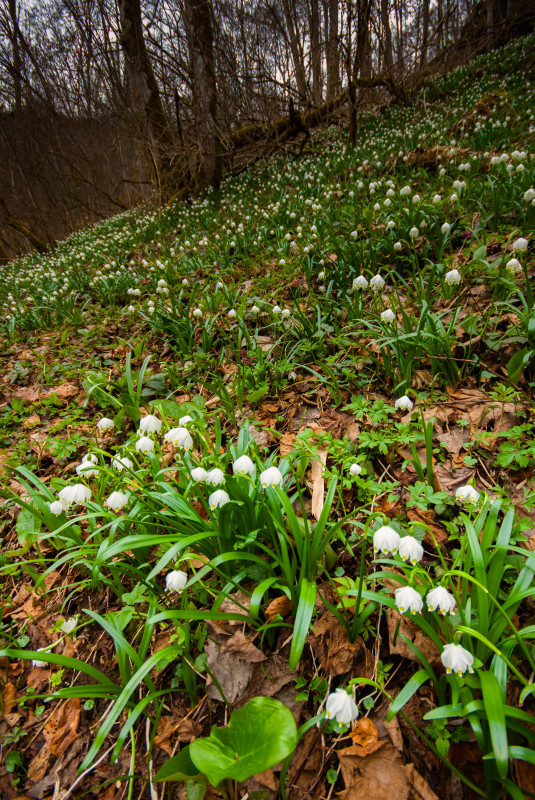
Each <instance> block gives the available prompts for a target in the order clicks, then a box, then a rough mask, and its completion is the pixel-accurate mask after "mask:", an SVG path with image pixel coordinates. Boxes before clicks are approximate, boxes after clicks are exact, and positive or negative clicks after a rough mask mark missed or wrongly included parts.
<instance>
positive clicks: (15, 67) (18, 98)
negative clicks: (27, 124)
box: [8, 0, 22, 114]
mask: <svg viewBox="0 0 535 800" xmlns="http://www.w3.org/2000/svg"><path fill="white" fill-rule="evenodd" d="M8 7H9V16H10V17H11V22H12V25H13V27H12V29H11V36H10V39H11V54H12V71H13V90H14V94H15V113H16V114H18V113H19V111H21V109H22V91H21V84H22V58H21V52H20V42H19V33H18V32H19V24H18V19H17V0H9V6H8Z"/></svg>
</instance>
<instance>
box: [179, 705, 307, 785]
mask: <svg viewBox="0 0 535 800" xmlns="http://www.w3.org/2000/svg"><path fill="white" fill-rule="evenodd" d="M297 738H298V737H297V727H296V725H295V721H294V718H293V715H292V713H291V711H290V710H289V709H288V708H286V706H285V705H283V704H282V703H281V702H280V701H279V700H275V699H274V698H272V697H254V698H253V699H252V700H249V702H248V703H246V704H245V705H244V706H243V708H240V709H238V711H234V713H233V714H232V716H231V718H230V721H229V724H228V728H216V727H215V726H214V727H213V728H212V732H211V733H210V736H207V737H206V738H201V739H196V740H195V741H194V742H192V743H191V744H190V746H189V750H190V754H191V759H192V761H193V762H194V763H195V765H196V766H197V767H198V769H199V770H200V771H201V772H203V773H204V774H205V775H206V776H207V777H208V780H209V781H210V783H211V784H212V785H213V786H217V785H218V784H219V783H220V782H221V781H222V780H225V779H226V778H230V779H232V780H236V781H245V780H247V778H250V777H251V776H252V775H258V773H259V772H264V770H266V769H269V768H270V767H273V766H274V765H275V764H277V763H278V762H279V761H283V760H284V759H285V758H287V757H288V756H289V755H291V753H292V752H293V751H294V749H295V747H296V745H297Z"/></svg>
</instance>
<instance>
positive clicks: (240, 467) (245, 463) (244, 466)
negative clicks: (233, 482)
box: [232, 455, 255, 475]
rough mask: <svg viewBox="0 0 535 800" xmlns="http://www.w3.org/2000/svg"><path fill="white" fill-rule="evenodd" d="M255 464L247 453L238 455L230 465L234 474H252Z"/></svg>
mask: <svg viewBox="0 0 535 800" xmlns="http://www.w3.org/2000/svg"><path fill="white" fill-rule="evenodd" d="M254 469H255V466H254V464H253V462H252V460H251V459H250V458H249V456H247V455H243V456H240V457H239V458H237V459H236V461H235V462H234V463H233V465H232V471H233V472H234V475H252V474H253V472H254Z"/></svg>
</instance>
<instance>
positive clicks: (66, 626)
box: [60, 616, 78, 636]
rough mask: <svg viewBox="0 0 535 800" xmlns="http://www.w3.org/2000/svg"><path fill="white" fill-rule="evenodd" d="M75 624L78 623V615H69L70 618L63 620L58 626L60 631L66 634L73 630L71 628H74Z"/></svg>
mask: <svg viewBox="0 0 535 800" xmlns="http://www.w3.org/2000/svg"><path fill="white" fill-rule="evenodd" d="M77 625H78V617H77V616H74V617H71V618H70V619H66V620H65V622H64V623H63V624H62V626H61V628H60V631H61V632H62V633H66V634H67V636H68V635H69V634H70V633H72V632H73V630H74V629H75V628H76V626H77Z"/></svg>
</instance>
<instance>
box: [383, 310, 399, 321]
mask: <svg viewBox="0 0 535 800" xmlns="http://www.w3.org/2000/svg"><path fill="white" fill-rule="evenodd" d="M381 319H382V321H383V322H394V320H395V319H396V315H395V314H394V312H393V311H392V309H391V308H387V309H386V310H385V311H382V312H381Z"/></svg>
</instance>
